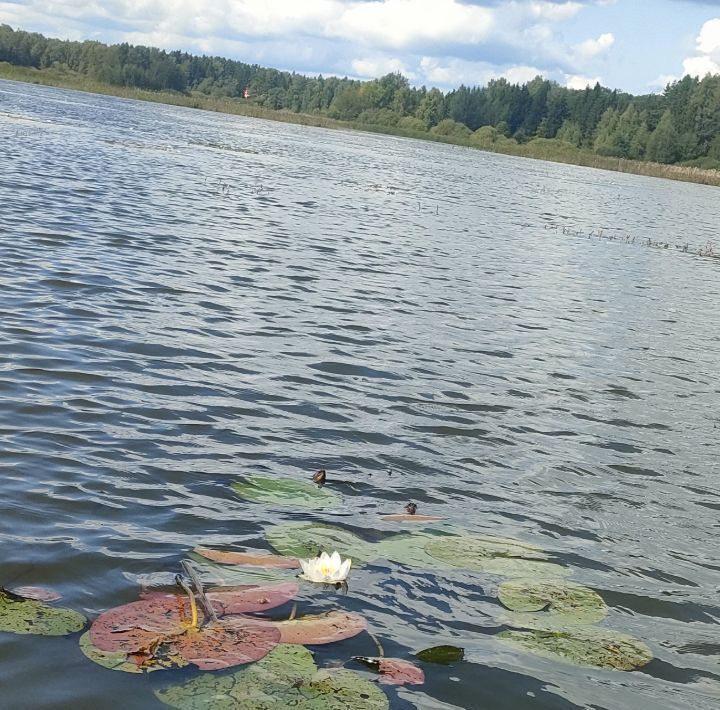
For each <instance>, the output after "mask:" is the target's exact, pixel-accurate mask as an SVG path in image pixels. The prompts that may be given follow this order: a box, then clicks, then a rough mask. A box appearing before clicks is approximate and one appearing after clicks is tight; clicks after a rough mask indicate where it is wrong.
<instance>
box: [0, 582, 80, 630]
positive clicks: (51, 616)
mask: <svg viewBox="0 0 720 710" xmlns="http://www.w3.org/2000/svg"><path fill="white" fill-rule="evenodd" d="M85 623H86V619H85V617H84V616H83V615H82V614H80V613H78V612H77V611H73V610H72V609H65V608H62V607H59V608H56V607H52V606H48V605H47V604H45V603H44V602H41V601H36V600H34V599H25V598H23V597H21V596H17V595H15V594H13V593H12V592H8V591H5V590H0V631H7V632H9V633H12V634H37V635H38V636H66V635H67V634H73V633H75V632H77V631H82V629H83V628H84V626H85Z"/></svg>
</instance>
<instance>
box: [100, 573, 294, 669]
mask: <svg viewBox="0 0 720 710" xmlns="http://www.w3.org/2000/svg"><path fill="white" fill-rule="evenodd" d="M286 586H288V585H286ZM254 589H261V588H260V587H256V588H254ZM295 589H296V590H297V585H295ZM246 591H247V590H242V593H245V592H246ZM253 591H254V590H253ZM286 592H287V590H286ZM237 594H238V592H237V591H236V590H231V591H230V593H229V596H227V597H224V596H223V593H216V594H215V596H219V597H220V598H221V599H223V601H219V600H218V599H217V598H212V595H211V594H209V596H210V597H211V603H212V604H213V607H216V608H217V607H221V608H219V609H217V610H218V611H220V612H221V613H222V610H224V609H225V608H227V607H226V606H225V605H228V606H230V607H232V606H233V605H234V604H237V605H240V604H241V602H243V603H244V606H243V608H247V606H248V604H249V606H250V608H251V609H253V610H257V609H258V606H261V608H263V609H264V608H268V606H267V605H268V603H269V602H268V596H267V590H266V591H265V593H264V594H263V596H262V598H261V599H258V597H257V595H256V596H255V597H253V598H251V599H246V598H245V597H244V596H242V594H241V599H240V600H238V599H237ZM285 600H286V599H285V597H283V599H282V601H281V602H279V603H282V602H283V601H285ZM261 601H264V602H265V603H264V604H261ZM191 617H192V614H191V608H190V601H189V599H188V598H187V597H180V596H177V595H169V594H161V593H151V594H149V595H147V596H146V597H145V598H144V599H141V600H140V601H137V602H131V603H130V604H124V605H123V606H120V607H117V608H115V609H111V610H110V611H108V612H105V613H104V614H101V615H100V616H99V617H98V618H97V619H96V620H95V623H94V624H93V625H92V627H91V629H90V637H89V639H90V642H91V644H92V646H93V647H94V648H97V649H99V650H100V651H104V652H122V653H124V654H125V657H126V661H128V662H130V663H134V664H135V665H137V666H138V667H139V668H142V669H148V668H149V667H157V666H158V665H161V666H162V667H165V668H171V667H176V666H182V665H185V664H186V663H193V664H194V665H196V666H197V667H198V668H201V669H203V670H216V669H219V668H230V667H232V666H236V665H240V664H243V663H250V662H252V661H257V660H258V659H260V658H263V657H264V656H265V655H266V654H267V653H268V652H269V651H270V650H271V649H272V648H273V647H274V646H275V645H276V644H277V643H278V642H279V640H280V631H279V629H278V628H277V627H276V626H275V625H274V624H273V623H271V622H263V621H260V620H258V619H248V618H241V617H227V618H223V619H219V620H212V621H209V622H208V623H206V624H205V625H204V626H201V627H200V628H198V627H193V626H192V625H191V622H192V618H191Z"/></svg>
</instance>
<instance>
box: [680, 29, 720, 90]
mask: <svg viewBox="0 0 720 710" xmlns="http://www.w3.org/2000/svg"><path fill="white" fill-rule="evenodd" d="M695 43H696V45H697V53H696V54H695V56H693V57H687V58H686V59H685V60H684V61H683V74H684V75H685V74H690V76H697V77H699V78H701V79H702V77H704V76H705V75H706V74H720V18H715V19H712V20H708V21H707V22H706V23H705V24H704V25H703V26H702V28H701V29H700V33H699V34H698V36H697V39H696V40H695Z"/></svg>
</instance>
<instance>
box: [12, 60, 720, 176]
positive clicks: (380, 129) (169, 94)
mask: <svg viewBox="0 0 720 710" xmlns="http://www.w3.org/2000/svg"><path fill="white" fill-rule="evenodd" d="M0 79H9V80H12V81H20V82H26V83H31V84H43V85H45V86H55V87H59V88H64V89H74V90H76V91H86V92H90V93H95V94H105V95H108V96H119V97H123V98H128V99H136V100H139V101H151V102H154V103H162V104H169V105H172V106H184V107H186V108H195V109H201V110H205V111H215V112H220V113H229V114H236V115H239V116H248V117H251V118H263V119H266V120H270V121H282V122H285V123H294V124H299V125H303V126H318V127H322V128H331V129H338V128H341V129H351V130H358V131H366V132H370V133H384V134H387V135H394V136H403V137H406V138H415V139H418V140H427V141H434V142H436V143H449V144H452V145H461V146H465V147H468V148H475V149H478V150H484V151H489V152H493V153H502V154H504V155H515V156H519V157H523V158H532V159H537V160H548V161H552V162H556V163H568V164H570V165H581V166H585V167H590V168H598V169H601V170H614V171H617V172H623V173H632V174H635V175H646V176H649V177H659V178H666V179H669V180H681V181H683V182H694V183H699V184H703V185H714V186H717V187H720V171H718V170H703V169H701V168H696V167H685V166H680V165H665V164H662V163H652V162H648V161H639V160H627V159H624V158H611V157H605V156H600V155H596V154H595V153H592V152H590V151H586V150H582V149H580V148H576V147H575V146H574V145H572V144H570V143H566V142H564V141H561V140H558V139H556V138H534V139H532V140H530V141H529V142H527V143H516V142H515V141H509V140H504V139H503V136H502V135H498V134H497V133H496V132H495V131H494V129H492V128H491V127H487V132H486V134H485V135H480V136H478V135H477V133H476V134H472V135H471V136H469V137H465V136H457V135H453V136H444V135H439V134H437V133H428V132H424V131H412V130H407V129H405V128H400V127H397V126H385V125H373V124H369V123H361V122H357V121H341V120H337V119H332V118H328V117H326V116H320V115H314V114H306V113H295V112H292V111H283V110H280V111H275V110H272V109H267V108H264V107H261V106H257V105H255V104H253V103H252V102H251V101H246V100H243V99H232V98H214V97H211V96H206V95H204V94H200V93H192V94H190V95H187V94H182V93H179V92H173V91H147V90H144V89H137V88H130V87H123V86H115V85H113V84H107V83H102V82H97V81H94V80H92V79H89V78H88V77H86V76H83V75H80V74H77V73H74V72H67V71H60V70H56V69H35V68H32V67H21V66H15V65H12V64H8V63H7V62H0Z"/></svg>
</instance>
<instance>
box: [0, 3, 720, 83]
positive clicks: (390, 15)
mask: <svg viewBox="0 0 720 710" xmlns="http://www.w3.org/2000/svg"><path fill="white" fill-rule="evenodd" d="M2 23H4V24H9V25H11V26H12V27H14V28H16V29H24V30H31V31H35V32H42V33H43V34H45V35H48V36H52V37H62V38H67V39H96V40H99V41H102V42H109V43H115V42H130V43H134V44H147V45H152V46H156V47H161V48H163V49H168V50H170V49H182V50H185V51H188V52H192V53H195V54H211V55H220V56H224V57H229V58H232V59H239V60H241V61H244V62H248V63H257V64H261V65H263V66H269V67H274V68H277V69H284V70H290V71H297V72H300V73H303V74H310V75H317V74H323V75H325V76H330V75H336V76H350V77H356V78H361V79H371V78H375V77H378V76H382V75H384V74H387V73H388V72H392V71H400V72H402V73H403V74H405V76H407V77H408V78H409V79H410V81H411V82H412V83H413V84H415V85H417V86H421V85H425V86H428V87H431V86H437V87H439V88H440V89H443V90H448V89H452V88H454V87H456V86H459V85H460V84H465V85H467V86H475V85H484V84H486V83H487V82H488V81H490V80H491V79H494V78H498V77H505V78H507V79H508V80H510V81H512V82H525V81H529V80H530V79H532V78H533V77H535V76H537V75H542V76H543V77H545V78H547V79H552V80H554V81H557V82H558V83H560V84H562V85H564V86H569V87H571V88H584V87H585V86H586V85H588V84H590V85H594V83H595V82H596V81H599V82H600V83H601V84H603V85H604V86H609V87H611V88H617V89H621V90H623V91H630V92H632V93H634V94H645V93H649V92H657V91H662V89H663V88H664V86H665V85H666V84H667V83H668V82H669V81H672V80H674V79H677V78H680V77H682V76H683V75H685V74H694V75H697V76H701V77H702V76H704V75H705V74H707V73H713V74H720V0H652V1H651V0H588V1H585V2H583V1H580V0H487V1H486V2H478V1H475V0H103V1H102V2H101V1H100V0H97V1H91V0H0V24H2Z"/></svg>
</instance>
